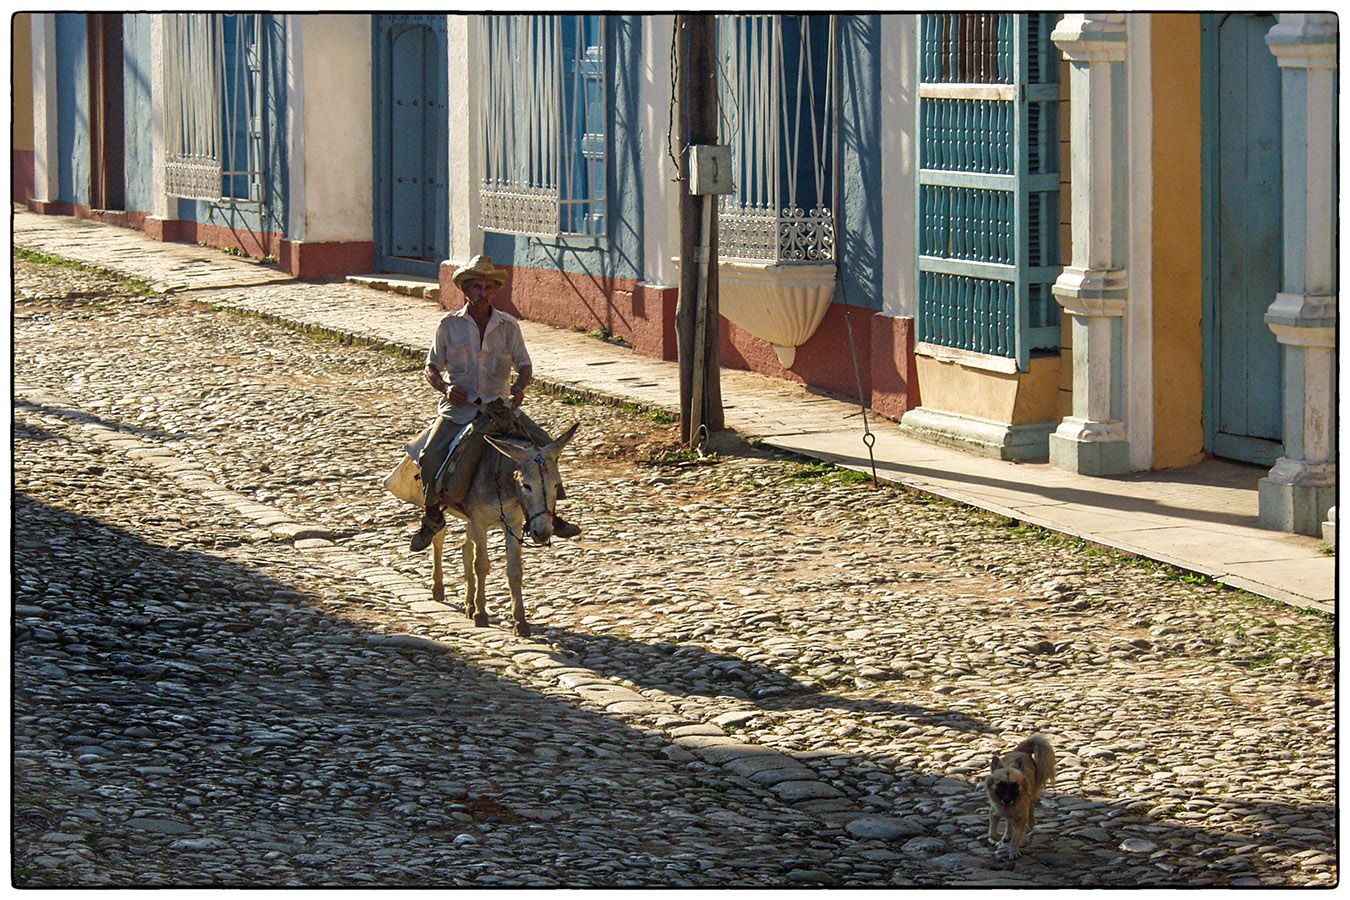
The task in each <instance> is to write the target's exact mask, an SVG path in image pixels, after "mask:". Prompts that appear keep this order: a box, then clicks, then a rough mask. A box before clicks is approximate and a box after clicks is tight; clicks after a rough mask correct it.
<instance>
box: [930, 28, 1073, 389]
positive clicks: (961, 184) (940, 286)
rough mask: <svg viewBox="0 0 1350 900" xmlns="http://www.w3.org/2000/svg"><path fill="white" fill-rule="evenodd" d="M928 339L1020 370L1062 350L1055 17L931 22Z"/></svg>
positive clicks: (1057, 76) (1057, 81)
mask: <svg viewBox="0 0 1350 900" xmlns="http://www.w3.org/2000/svg"><path fill="white" fill-rule="evenodd" d="M920 20H921V21H920V34H919V43H920V46H919V170H918V182H919V183H918V209H917V214H918V221H917V226H918V234H919V240H918V266H917V269H918V282H919V283H918V315H917V328H918V339H919V341H920V344H921V349H922V345H932V346H937V347H948V348H955V349H958V350H963V351H969V352H972V353H977V354H983V355H988V356H994V357H1003V358H1007V359H1009V360H1012V361H1015V364H1016V367H1017V368H1018V369H1019V370H1021V371H1026V370H1027V369H1028V368H1029V365H1030V357H1031V352H1032V351H1033V350H1050V349H1056V348H1058V346H1059V307H1058V305H1057V304H1056V303H1055V300H1054V297H1053V296H1052V295H1051V293H1050V287H1051V285H1052V284H1053V283H1054V281H1055V279H1056V277H1058V275H1059V272H1060V267H1059V265H1058V264H1059V145H1058V129H1057V123H1058V104H1059V66H1058V64H1057V60H1058V56H1057V54H1056V52H1055V49H1054V46H1053V45H1052V44H1051V42H1050V31H1051V29H1052V28H1053V26H1054V17H1053V15H1052V14H1050V13H1030V14H1021V13H947V14H931V15H929V14H926V15H922V16H921V17H920Z"/></svg>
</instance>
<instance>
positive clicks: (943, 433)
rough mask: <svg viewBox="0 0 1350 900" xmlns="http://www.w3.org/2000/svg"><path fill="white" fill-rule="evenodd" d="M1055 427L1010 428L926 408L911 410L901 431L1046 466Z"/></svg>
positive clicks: (979, 452) (1043, 424)
mask: <svg viewBox="0 0 1350 900" xmlns="http://www.w3.org/2000/svg"><path fill="white" fill-rule="evenodd" d="M1054 427H1055V423H1053V422H1035V423H1033V424H1030V425H1009V424H1007V423H1005V422H991V421H989V420H988V419H977V418H975V417H973V416H963V415H961V414H959V413H953V412H945V411H943V410H940V409H930V408H929V407H926V406H920V407H916V408H915V409H911V410H910V411H909V412H907V413H905V415H904V417H903V418H902V419H901V420H900V430H901V431H902V432H903V433H905V434H907V435H909V436H910V437H913V438H918V439H919V440H921V441H928V442H929V443H933V444H942V445H944V446H947V447H955V448H956V449H958V450H964V451H966V452H967V453H974V454H977V455H979V456H988V457H991V458H993V459H1006V460H1013V461H1017V462H1045V460H1046V455H1047V451H1046V443H1045V442H1046V438H1047V437H1048V436H1049V434H1050V431H1051V429H1053V428H1054Z"/></svg>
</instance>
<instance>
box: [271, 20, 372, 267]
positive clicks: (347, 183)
mask: <svg viewBox="0 0 1350 900" xmlns="http://www.w3.org/2000/svg"><path fill="white" fill-rule="evenodd" d="M287 24H288V25H293V26H296V28H297V35H296V37H297V41H298V46H299V48H300V52H299V53H298V55H297V58H296V62H297V64H298V65H299V70H298V71H297V72H295V73H294V74H293V75H292V76H291V77H293V78H295V79H296V82H297V83H298V85H299V91H298V96H295V97H293V98H291V99H292V100H293V101H294V102H295V103H296V104H297V105H298V106H299V108H298V109H297V113H298V124H299V126H300V132H299V133H298V134H297V135H296V136H295V137H294V139H293V140H294V143H293V144H292V147H293V148H298V150H299V155H297V156H293V157H292V158H291V172H292V173H295V172H296V171H297V170H300V172H302V173H303V174H301V176H300V179H299V180H298V182H297V180H296V179H295V177H294V174H293V175H292V179H291V191H290V195H291V197H292V198H293V200H298V201H299V202H298V203H297V207H298V211H299V216H298V217H299V218H300V229H299V234H298V236H297V235H292V236H291V238H292V240H303V241H305V242H306V243H338V242H357V241H372V240H374V233H375V226H374V191H375V186H374V178H375V174H374V172H375V142H374V136H373V135H372V133H371V128H370V121H371V115H372V112H371V102H372V98H371V77H372V75H371V54H372V50H371V37H370V28H371V17H370V16H369V15H357V14H353V13H337V14H331V15H316V14H310V15H298V16H292V17H291V20H290V21H289V22H288V23H287Z"/></svg>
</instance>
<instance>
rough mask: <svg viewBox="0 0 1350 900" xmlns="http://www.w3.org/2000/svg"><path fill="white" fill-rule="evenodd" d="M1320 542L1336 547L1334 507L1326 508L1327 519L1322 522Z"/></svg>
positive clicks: (1332, 547)
mask: <svg viewBox="0 0 1350 900" xmlns="http://www.w3.org/2000/svg"><path fill="white" fill-rule="evenodd" d="M1322 543H1324V544H1326V545H1327V546H1328V547H1330V548H1331V549H1333V550H1335V549H1336V507H1334V506H1333V507H1332V508H1331V509H1329V510H1327V520H1326V521H1325V522H1323V523H1322Z"/></svg>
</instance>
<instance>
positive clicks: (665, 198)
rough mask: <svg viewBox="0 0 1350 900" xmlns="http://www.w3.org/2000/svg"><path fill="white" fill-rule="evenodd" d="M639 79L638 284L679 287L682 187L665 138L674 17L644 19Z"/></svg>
mask: <svg viewBox="0 0 1350 900" xmlns="http://www.w3.org/2000/svg"><path fill="white" fill-rule="evenodd" d="M641 22H642V81H641V83H640V85H639V88H638V92H639V93H638V103H639V112H638V115H639V121H641V123H642V161H643V166H642V212H643V224H642V246H643V260H642V280H643V282H645V283H646V284H649V285H651V286H653V287H676V286H678V285H679V283H680V276H679V271H678V270H677V269H676V268H675V262H674V260H675V257H677V256H679V255H680V188H681V185H680V184H679V183H678V182H676V181H674V180H673V179H674V178H675V176H676V175H677V174H679V173H678V170H677V168H676V166H675V162H674V161H673V160H672V159H671V158H670V151H671V148H670V145H669V143H668V141H667V136H668V134H669V129H670V116H671V107H670V100H671V96H670V95H671V91H672V88H671V84H670V43H671V39H672V38H673V37H674V35H675V17H674V16H673V15H650V16H643V17H642V19H641Z"/></svg>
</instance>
